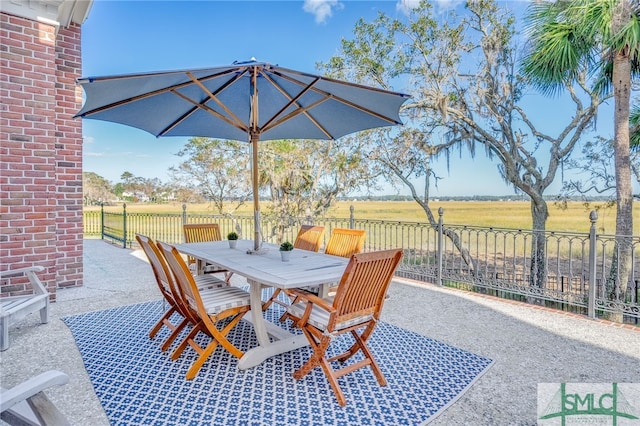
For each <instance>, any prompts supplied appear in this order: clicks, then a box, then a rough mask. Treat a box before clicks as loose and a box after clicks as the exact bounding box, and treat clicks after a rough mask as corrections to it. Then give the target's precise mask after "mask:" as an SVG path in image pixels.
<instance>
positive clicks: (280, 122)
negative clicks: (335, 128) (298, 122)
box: [261, 97, 335, 139]
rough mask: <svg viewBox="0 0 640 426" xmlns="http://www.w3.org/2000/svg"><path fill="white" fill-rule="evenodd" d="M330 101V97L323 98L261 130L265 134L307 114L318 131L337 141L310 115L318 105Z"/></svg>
mask: <svg viewBox="0 0 640 426" xmlns="http://www.w3.org/2000/svg"><path fill="white" fill-rule="evenodd" d="M329 99H330V97H327V98H322V99H320V100H317V101H315V102H314V103H312V104H310V105H309V106H306V107H299V108H298V109H296V110H294V111H292V112H291V113H289V114H287V115H286V116H284V117H282V118H281V119H280V120H278V121H276V122H274V123H273V124H272V125H271V126H268V127H267V126H265V127H263V128H262V129H261V130H262V131H263V132H266V131H267V130H269V129H272V128H274V127H277V126H279V125H280V124H282V123H284V122H285V121H287V120H291V119H292V118H294V117H295V116H297V115H300V114H305V115H306V116H307V117H309V120H311V121H312V122H313V123H314V124H315V125H316V127H317V128H318V129H320V131H322V133H324V134H325V135H326V136H327V138H329V139H335V138H334V137H333V135H332V134H331V133H329V132H328V131H327V130H325V128H324V127H322V126H321V125H320V123H318V122H317V121H316V120H315V119H314V118H313V117H312V116H311V115H310V114H309V110H310V109H313V108H315V107H317V106H318V105H320V104H321V103H324V102H326V101H328V100H329Z"/></svg>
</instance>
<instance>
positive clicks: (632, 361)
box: [0, 240, 640, 426]
mask: <svg viewBox="0 0 640 426" xmlns="http://www.w3.org/2000/svg"><path fill="white" fill-rule="evenodd" d="M140 255H141V253H140V252H137V251H132V250H128V249H122V248H119V247H115V246H112V245H110V244H108V243H106V242H103V241H100V240H85V244H84V274H85V276H84V283H85V284H84V287H82V288H78V289H64V290H58V293H57V294H58V296H57V297H58V300H57V302H56V303H54V304H52V308H51V311H52V312H51V321H50V322H49V323H48V324H44V325H41V324H39V315H37V314H34V315H30V316H29V317H27V318H25V319H24V320H23V321H21V322H20V323H19V324H17V325H14V326H13V327H12V328H11V331H10V339H11V346H10V347H9V349H8V350H6V351H4V352H1V353H0V360H1V365H2V371H1V379H2V382H1V383H2V387H5V388H8V387H12V386H14V385H15V384H17V383H19V382H21V381H23V380H26V379H27V378H29V377H31V376H34V375H36V374H38V373H41V372H43V371H46V370H50V369H58V370H61V371H64V372H65V373H67V374H68V375H69V376H70V382H69V383H68V384H67V385H65V386H61V387H58V388H54V389H51V390H49V391H48V392H47V393H48V395H49V397H50V399H51V400H52V401H54V403H55V404H56V405H57V406H58V408H59V409H60V410H61V411H62V412H63V413H64V414H65V415H66V416H67V417H68V418H69V420H70V421H71V423H72V424H73V425H79V426H87V425H108V424H109V423H108V420H107V418H106V416H105V414H104V411H103V410H102V407H101V406H100V403H99V401H98V399H97V397H96V396H95V393H94V391H93V387H92V385H91V381H90V380H89V377H88V376H87V374H86V372H85V370H84V367H83V363H82V359H81V357H80V353H79V352H78V350H77V348H76V345H75V342H74V340H73V337H72V336H71V332H70V331H69V329H68V328H67V326H66V325H65V324H64V323H63V322H62V321H61V319H60V318H62V317H64V316H67V315H72V314H77V313H82V312H88V311H95V310H101V309H108V308H111V307H116V306H121V305H125V304H133V303H141V302H145V301H149V300H156V299H158V298H159V293H158V291H157V289H156V286H155V283H154V280H153V276H152V274H151V270H150V268H149V265H148V264H147V263H145V262H144V261H141V260H140V259H141V257H140ZM236 280H241V278H236ZM237 284H242V283H241V282H238V283H237ZM389 294H390V297H389V299H388V300H387V302H386V304H385V307H384V311H383V320H385V321H387V322H389V323H392V324H394V325H397V326H400V327H403V328H405V329H408V330H412V331H414V332H417V333H420V334H423V335H425V336H428V337H430V338H433V339H436V340H439V341H441V342H444V343H447V344H449V345H452V346H456V347H458V348H461V349H465V350H468V351H471V352H474V353H476V354H478V355H482V356H485V357H488V358H491V359H493V360H494V361H495V362H494V365H493V366H492V367H491V368H490V369H489V370H488V371H487V372H486V373H485V374H484V375H483V376H482V377H480V378H479V379H478V380H477V382H476V383H475V384H474V385H473V386H472V387H471V389H469V390H468V391H467V392H466V393H465V394H464V395H463V396H462V397H461V398H460V399H459V400H458V401H457V402H455V403H454V404H453V405H452V406H451V407H449V408H448V409H447V410H445V411H444V412H443V413H442V414H440V416H438V417H437V418H435V419H434V420H433V422H432V423H431V424H433V425H533V424H536V423H537V411H536V410H537V385H538V383H560V382H583V383H610V382H621V383H624V382H631V383H640V328H638V327H636V328H633V329H629V328H621V327H617V326H614V325H612V324H610V323H608V322H605V321H594V320H589V319H586V318H583V317H577V316H573V315H566V314H563V313H561V312H555V311H550V310H546V309H539V308H536V307H532V306H527V305H524V304H520V303H513V302H508V301H502V300H498V299H494V298H489V297H482V296H479V295H474V294H471V293H466V292H463V291H458V290H452V289H446V288H438V287H435V286H432V285H424V284H420V283H416V282H409V281H395V282H394V283H393V284H392V286H391V288H390V290H389ZM636 396H637V397H638V399H635V401H636V402H635V403H634V400H631V401H630V402H631V405H632V406H634V407H635V408H636V411H638V413H640V395H636ZM627 397H628V398H629V395H627ZM638 413H636V414H638Z"/></svg>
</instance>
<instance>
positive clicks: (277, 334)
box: [238, 280, 309, 370]
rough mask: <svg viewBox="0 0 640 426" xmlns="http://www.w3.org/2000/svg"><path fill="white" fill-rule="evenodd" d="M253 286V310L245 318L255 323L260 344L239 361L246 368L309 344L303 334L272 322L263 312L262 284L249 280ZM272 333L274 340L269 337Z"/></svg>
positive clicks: (240, 366) (251, 291) (239, 366)
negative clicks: (290, 331) (265, 317)
mask: <svg viewBox="0 0 640 426" xmlns="http://www.w3.org/2000/svg"><path fill="white" fill-rule="evenodd" d="M247 281H248V282H249V285H250V286H251V289H250V291H249V292H250V294H251V312H249V313H248V314H247V315H245V316H244V319H245V320H248V321H250V322H251V323H252V324H253V328H254V330H255V332H256V337H257V339H258V346H256V347H255V348H251V349H249V350H248V351H246V352H245V353H244V356H243V357H242V358H240V360H239V361H238V368H239V369H240V370H246V369H247V368H252V367H255V366H257V365H260V364H261V363H262V362H263V361H264V360H266V359H267V358H271V357H272V356H274V355H278V354H282V353H285V352H289V351H292V350H294V349H298V348H302V347H304V346H308V345H309V342H308V341H307V339H306V338H305V337H304V335H302V334H291V333H289V332H288V331H286V330H284V329H282V328H281V327H278V326H277V325H275V324H272V323H270V322H269V321H266V320H265V319H264V316H263V314H262V284H260V283H259V282H255V281H252V280H247ZM269 335H271V336H272V337H273V338H274V341H273V342H272V341H271V338H270V337H269Z"/></svg>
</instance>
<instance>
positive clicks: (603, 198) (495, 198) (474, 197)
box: [340, 195, 610, 201]
mask: <svg viewBox="0 0 640 426" xmlns="http://www.w3.org/2000/svg"><path fill="white" fill-rule="evenodd" d="M544 199H545V200H547V201H559V200H560V197H559V196H557V195H547V196H545V197H544ZM340 200H341V201H413V198H412V197H411V196H410V195H367V196H359V197H357V196H353V197H341V198H340ZM562 200H564V201H608V200H610V197H606V196H601V195H594V196H588V197H586V196H582V197H569V198H563V199H562ZM431 201H529V197H528V196H527V195H456V196H454V195H451V196H447V195H442V196H438V197H432V198H431Z"/></svg>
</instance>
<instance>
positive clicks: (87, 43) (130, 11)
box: [82, 0, 610, 198]
mask: <svg viewBox="0 0 640 426" xmlns="http://www.w3.org/2000/svg"><path fill="white" fill-rule="evenodd" d="M412 3H414V1H413V0H411V1H409V0H404V1H396V0H386V1H364V0H363V1H355V0H351V1H337V0H306V1H300V0H287V1H211V0H209V1H180V2H178V1H118V0H95V1H94V3H93V6H92V9H91V11H90V14H89V17H88V19H87V21H86V22H85V23H84V24H83V26H82V58H83V69H82V76H83V77H87V76H100V75H113V74H127V73H135V72H145V71H159V70H173V69H188V68H199V67H209V66H219V65H227V64H230V63H232V62H234V61H236V60H237V61H244V60H248V59H250V58H252V57H255V58H256V59H257V60H259V61H264V62H270V63H274V64H278V65H281V66H283V67H286V68H292V69H298V70H301V71H306V72H316V64H317V63H318V62H323V61H327V60H329V59H330V58H331V57H332V56H334V55H335V54H337V53H338V50H339V47H340V40H341V39H342V38H347V39H348V38H351V37H352V30H353V28H354V26H355V24H356V22H357V21H358V20H359V19H361V18H362V19H364V20H365V21H371V20H373V19H374V18H375V17H376V16H377V14H378V13H379V12H384V13H385V14H387V15H389V16H398V17H400V16H402V14H403V13H404V11H405V10H406V8H408V7H410V6H411V4H412ZM432 3H433V4H434V7H435V10H437V11H446V10H448V9H450V8H455V7H461V5H462V3H463V2H462V1H461V0H440V1H433V2H432ZM510 3H512V4H513V5H514V7H522V6H523V5H526V2H525V1H524V0H517V1H513V2H510ZM394 89H396V90H399V91H402V88H394ZM533 102H539V103H540V105H541V107H540V108H539V110H540V112H541V114H543V113H547V114H549V113H550V114H551V115H550V118H549V120H552V118H551V116H555V117H554V118H556V117H557V115H558V114H557V112H554V111H553V109H554V108H551V110H549V108H548V107H545V106H544V105H553V102H557V100H549V99H543V98H542V97H536V99H534V100H533ZM606 120H607V119H606V118H604V119H602V118H601V119H599V123H603V122H604V121H606ZM83 135H84V154H83V157H84V171H90V172H95V173H97V174H99V175H101V176H103V177H105V178H106V179H108V180H110V181H111V182H112V183H116V182H118V181H120V176H121V174H122V173H123V172H125V171H128V172H131V173H133V174H134V175H136V176H142V177H146V178H154V177H157V178H160V179H161V180H163V181H167V180H168V173H167V172H168V169H169V167H171V166H174V165H177V164H178V163H179V161H180V158H179V157H177V156H176V155H175V154H176V153H177V152H178V151H179V150H180V149H181V147H182V146H183V145H184V143H185V142H186V140H187V138H159V139H156V138H155V137H154V136H152V135H150V134H148V133H146V132H143V131H141V130H137V129H134V128H130V127H127V126H124V125H119V124H114V123H107V122H101V121H97V120H84V122H83ZM609 136H610V135H609ZM478 151H479V152H478V154H477V155H476V157H475V159H471V157H470V155H469V154H468V153H466V152H464V151H463V152H461V153H460V154H458V152H457V151H456V152H455V153H454V154H453V155H452V156H451V158H450V160H449V162H448V164H447V160H446V159H445V158H444V157H442V158H440V159H439V160H437V162H436V163H435V165H434V169H435V170H436V173H437V174H438V175H439V176H441V177H442V179H441V180H440V181H439V182H438V187H437V188H432V189H431V196H432V197H433V198H437V197H439V196H459V195H510V194H513V193H514V191H513V188H512V187H511V186H510V185H507V184H505V183H504V182H503V181H502V179H501V178H500V176H499V174H498V171H497V163H496V162H492V161H490V160H488V159H486V158H485V157H484V154H483V153H482V152H481V151H482V150H478ZM559 180H560V176H559V175H558V176H557V181H558V183H557V184H554V185H553V186H552V187H551V188H550V189H549V191H548V194H549V195H550V194H554V193H557V192H558V190H559V188H560V183H559ZM384 188H385V189H384V190H383V193H385V194H391V193H395V190H394V189H393V188H391V187H389V186H385V187H384ZM400 193H402V194H406V193H408V191H407V190H406V189H404V188H402V189H401V190H400Z"/></svg>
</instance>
